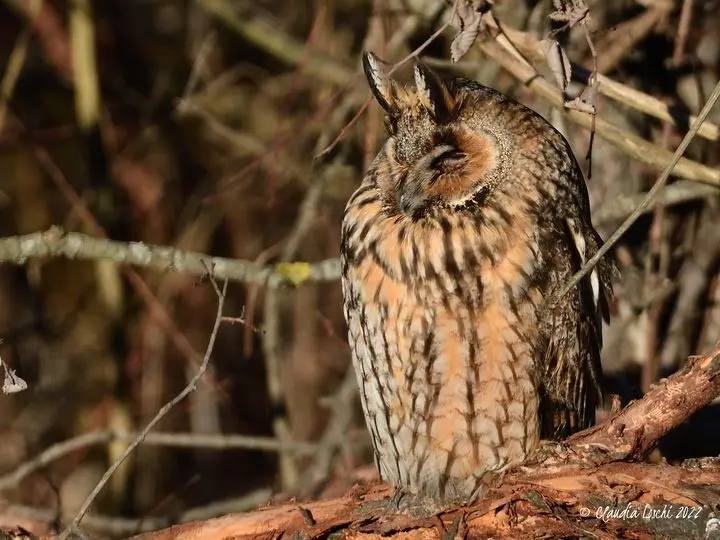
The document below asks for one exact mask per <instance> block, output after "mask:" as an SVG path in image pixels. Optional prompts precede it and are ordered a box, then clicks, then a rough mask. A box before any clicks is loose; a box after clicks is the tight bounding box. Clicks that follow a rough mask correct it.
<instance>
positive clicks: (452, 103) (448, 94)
mask: <svg viewBox="0 0 720 540" xmlns="http://www.w3.org/2000/svg"><path fill="white" fill-rule="evenodd" d="M415 86H416V88H417V95H418V98H419V99H420V102H421V103H422V104H423V107H425V108H426V109H427V110H428V112H429V113H430V114H431V115H432V116H433V118H435V120H436V121H438V122H441V123H445V122H449V121H450V120H453V119H454V117H455V111H456V109H457V99H456V97H455V94H454V92H453V90H452V88H451V86H450V85H449V84H448V83H447V82H445V81H443V80H442V79H441V78H440V77H439V76H438V75H437V74H436V73H435V72H434V71H432V70H431V69H430V68H429V67H427V66H426V65H425V64H423V63H422V62H420V61H417V62H416V63H415Z"/></svg>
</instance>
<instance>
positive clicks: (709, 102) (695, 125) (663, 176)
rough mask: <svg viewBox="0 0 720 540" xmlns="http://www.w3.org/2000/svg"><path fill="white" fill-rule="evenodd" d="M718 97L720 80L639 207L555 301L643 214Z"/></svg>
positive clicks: (568, 290)
mask: <svg viewBox="0 0 720 540" xmlns="http://www.w3.org/2000/svg"><path fill="white" fill-rule="evenodd" d="M718 99H720V81H719V82H718V83H717V84H716V85H715V88H714V89H713V91H712V93H711V94H710V97H709V98H708V99H707V101H706V102H705V105H704V106H703V108H702V110H701V111H700V114H699V115H698V117H697V119H696V120H695V121H694V122H693V125H692V126H690V129H689V130H688V132H687V133H686V134H685V137H683V140H682V141H681V142H680V144H679V145H678V147H677V149H676V150H675V153H674V154H673V156H672V160H671V161H670V163H668V165H667V166H666V167H665V170H664V171H663V172H662V174H661V175H660V177H659V178H658V179H657V181H656V182H655V184H654V185H653V187H652V188H651V189H650V191H648V193H647V195H646V196H645V198H644V199H643V200H642V202H641V203H640V204H639V205H638V207H637V208H635V210H633V212H632V214H630V215H629V216H628V217H627V219H626V220H625V221H623V223H622V225H620V226H619V227H618V228H617V230H616V231H615V232H614V233H613V234H612V235H611V236H610V238H608V239H607V241H606V242H605V243H604V244H603V245H602V246H601V247H600V249H598V251H597V253H595V255H593V256H592V257H591V258H590V259H589V260H588V261H587V263H586V264H585V265H584V266H583V267H582V268H581V269H580V270H579V271H578V272H576V273H575V274H574V275H573V277H572V278H571V279H570V280H569V281H568V283H567V284H566V285H565V287H563V289H562V290H561V291H560V292H559V293H558V294H557V295H556V297H555V302H557V301H558V300H559V299H560V298H562V297H563V296H565V295H566V294H567V293H569V292H570V291H571V290H572V289H573V288H574V287H575V286H576V285H577V284H578V283H579V282H580V280H581V279H582V278H583V277H585V275H586V274H588V273H589V272H590V271H591V270H592V269H593V267H594V266H595V265H596V264H597V263H598V262H599V261H600V259H601V258H603V257H604V256H605V254H606V253H607V252H608V251H610V249H611V248H612V247H613V246H614V245H615V243H616V242H617V241H618V240H620V238H621V237H622V235H624V234H625V233H626V232H627V230H628V229H630V227H631V226H632V224H633V223H635V221H637V219H638V218H639V217H640V216H641V215H642V213H643V210H645V209H646V208H647V207H648V205H649V204H650V202H651V201H652V200H653V199H654V198H655V197H657V195H658V194H659V192H660V190H661V189H662V187H663V186H664V185H665V184H666V183H667V181H668V179H669V178H670V175H671V174H672V173H673V169H675V167H676V166H678V165H679V163H680V160H681V159H682V158H681V156H682V155H683V154H684V153H685V150H687V147H688V146H689V145H690V141H692V139H693V137H695V134H697V131H698V129H699V128H700V126H701V125H702V123H703V121H704V120H705V118H707V116H708V115H709V114H710V111H711V110H712V108H713V107H714V106H715V103H717V101H718ZM598 129H599V125H598ZM717 173H718V174H719V175H720V171H717Z"/></svg>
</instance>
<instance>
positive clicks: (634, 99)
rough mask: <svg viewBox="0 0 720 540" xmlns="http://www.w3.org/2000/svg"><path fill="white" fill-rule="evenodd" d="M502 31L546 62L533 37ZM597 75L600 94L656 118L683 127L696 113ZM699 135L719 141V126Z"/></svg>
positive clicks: (575, 68) (582, 73)
mask: <svg viewBox="0 0 720 540" xmlns="http://www.w3.org/2000/svg"><path fill="white" fill-rule="evenodd" d="M488 25H489V26H490V27H491V28H498V29H499V30H500V28H499V27H498V25H497V23H495V22H494V19H492V18H490V17H488ZM501 30H502V34H503V35H504V36H507V38H506V40H508V39H511V40H512V45H513V47H517V48H519V49H521V50H522V51H523V52H524V53H526V54H527V55H528V56H529V57H530V58H531V59H532V60H534V61H538V62H544V61H545V55H544V53H543V50H542V46H541V44H540V42H539V41H537V40H536V39H535V38H533V37H532V36H531V35H530V34H528V33H526V32H521V31H519V30H515V29H513V28H506V27H502V29H501ZM498 41H499V42H500V44H501V45H503V46H505V44H504V42H503V41H502V40H501V39H498ZM512 54H513V56H514V57H515V58H517V52H513V53H512ZM446 64H447V65H451V63H450V62H446ZM571 69H572V75H573V78H575V79H576V80H578V81H579V82H581V83H583V84H586V85H587V84H589V79H590V77H591V72H590V71H589V70H587V69H585V68H584V67H582V66H579V65H577V64H573V63H572V62H571ZM597 78H598V92H599V93H600V94H602V95H604V96H606V97H609V98H610V99H613V100H615V101H617V102H619V103H622V104H623V105H627V106H628V107H632V108H633V109H635V110H638V111H640V112H643V113H645V114H648V115H650V116H652V117H654V118H657V119H658V120H664V121H667V122H672V123H673V125H675V126H677V127H679V128H681V129H682V128H684V126H688V125H690V124H692V123H693V122H694V121H695V119H696V118H697V117H696V116H693V115H688V114H687V113H686V112H684V111H682V110H672V109H671V108H670V107H669V106H668V105H667V103H664V102H663V101H661V100H660V99H658V98H655V97H653V96H650V95H648V94H646V93H644V92H641V91H639V90H636V89H635V88H632V87H630V86H627V85H625V84H622V83H619V82H617V81H615V80H613V79H611V78H610V77H606V76H605V75H602V74H598V76H597ZM698 136H700V137H703V138H705V139H708V140H711V141H717V140H720V126H718V125H717V124H713V123H711V122H704V123H703V125H702V126H701V127H700V130H699V131H698Z"/></svg>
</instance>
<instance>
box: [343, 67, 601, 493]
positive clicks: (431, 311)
mask: <svg viewBox="0 0 720 540" xmlns="http://www.w3.org/2000/svg"><path fill="white" fill-rule="evenodd" d="M363 67H364V71H365V75H366V77H367V80H368V83H369V85H370V89H371V90H372V94H373V96H374V97H375V99H376V100H377V102H378V104H379V105H380V106H381V107H382V109H384V111H385V114H386V128H387V138H386V141H385V143H384V145H383V147H382V149H381V150H380V152H379V154H378V155H377V157H376V158H375V160H374V161H373V163H372V164H371V165H370V167H369V169H368V171H367V173H366V175H365V178H364V179H363V181H362V183H361V184H360V186H359V188H358V189H357V190H356V191H355V193H354V194H353V195H352V196H351V198H350V200H349V201H348V203H347V206H346V208H345V212H344V216H343V222H342V232H341V235H342V238H341V266H342V288H343V298H344V314H345V318H346V321H347V325H348V341H349V345H350V348H351V351H352V359H353V366H354V369H355V371H356V373H357V381H358V385H359V390H360V397H361V402H362V408H363V413H364V416H365V420H366V423H367V427H368V430H369V432H370V435H371V438H372V443H373V448H374V453H375V460H376V465H377V467H378V469H379V473H380V476H381V478H382V479H383V480H385V481H387V482H389V483H390V484H392V485H393V486H395V487H396V488H397V491H396V494H399V495H400V497H401V498H402V497H408V498H409V500H421V501H431V502H435V503H438V504H449V503H457V502H471V501H473V500H475V499H477V498H479V497H481V496H482V495H483V494H484V492H485V490H486V487H487V485H488V482H489V481H490V480H491V479H492V478H495V477H497V476H499V475H501V474H502V472H503V471H504V470H506V469H507V468H508V467H510V466H512V465H516V464H519V463H521V462H523V460H525V459H526V458H527V457H528V455H529V454H530V453H531V452H533V450H534V449H535V448H536V447H537V445H538V443H539V441H540V440H541V439H553V440H557V439H561V438H564V437H566V436H567V435H569V434H571V433H573V432H575V431H578V430H580V429H583V428H586V427H588V426H590V425H591V424H592V423H593V422H594V420H595V408H596V405H597V404H598V401H599V400H600V399H601V365H600V348H601V340H602V337H601V325H602V319H603V318H604V319H605V320H607V318H608V301H609V298H610V294H611V288H610V273H611V264H612V263H609V262H606V261H603V262H601V263H600V264H599V265H598V266H596V267H595V269H594V270H593V271H592V272H591V273H590V274H588V275H587V276H586V278H584V279H583V280H582V281H581V282H580V283H579V285H578V286H577V287H576V288H574V290H573V291H571V293H569V294H568V295H566V296H565V297H564V298H563V299H562V300H561V301H560V302H558V303H554V302H552V300H553V295H554V294H555V293H556V292H557V291H558V290H559V289H560V288H562V286H563V285H564V284H565V283H566V282H567V280H568V279H569V278H570V277H571V276H572V274H573V273H574V272H576V271H577V270H578V269H579V268H580V267H581V266H582V265H583V263H584V262H585V261H586V260H587V259H589V258H590V257H592V256H593V255H594V254H595V253H596V251H597V250H598V248H599V247H600V245H601V244H602V240H601V238H600V236H599V235H598V233H597V232H596V231H595V229H594V228H593V225H592V223H591V220H590V205H589V201H588V194H587V188H586V186H585V183H584V179H583V175H582V172H581V170H580V168H579V166H578V163H577V161H576V160H575V158H574V157H573V153H572V150H571V149H570V146H569V144H568V142H567V141H566V140H565V139H564V138H563V136H562V135H561V134H560V133H559V132H558V131H557V130H555V129H554V128H553V127H552V126H551V125H550V124H549V123H548V122H547V121H545V120H544V119H543V118H542V117H541V116H540V115H538V114H537V113H535V112H533V111H532V110H530V109H528V108H526V107H525V106H523V105H521V104H519V103H517V102H515V101H513V100H511V99H509V98H507V97H505V96H504V95H502V94H500V93H498V92H496V91H494V90H492V89H490V88H487V87H485V86H482V85H480V84H478V83H476V82H474V81H471V80H467V79H461V78H452V79H447V78H443V77H440V76H439V75H437V74H435V73H434V72H432V71H431V70H430V69H429V68H428V67H426V66H424V65H423V64H421V63H417V64H416V66H415V70H414V85H409V86H404V85H401V84H398V83H397V82H395V81H393V80H391V79H390V78H389V77H388V76H387V75H386V74H385V73H384V71H383V69H382V67H381V64H380V62H379V60H378V59H377V58H376V57H375V56H374V55H372V54H371V53H366V54H365V55H364V57H363Z"/></svg>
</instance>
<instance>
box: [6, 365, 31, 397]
mask: <svg viewBox="0 0 720 540" xmlns="http://www.w3.org/2000/svg"><path fill="white" fill-rule="evenodd" d="M0 365H2V367H3V369H4V370H5V381H4V382H3V386H2V391H3V394H16V393H18V392H22V391H23V390H27V383H26V382H25V381H24V380H23V379H21V378H20V377H18V376H17V375H15V371H14V370H12V369H10V368H9V367H7V366H6V365H5V364H4V363H3V361H2V360H0Z"/></svg>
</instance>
